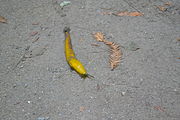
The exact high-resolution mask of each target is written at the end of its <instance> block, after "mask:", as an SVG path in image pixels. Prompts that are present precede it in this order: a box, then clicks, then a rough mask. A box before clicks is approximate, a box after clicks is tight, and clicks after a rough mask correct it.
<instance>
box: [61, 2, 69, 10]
mask: <svg viewBox="0 0 180 120" xmlns="http://www.w3.org/2000/svg"><path fill="white" fill-rule="evenodd" d="M69 4H71V2H70V1H63V2H61V3H60V4H59V5H60V7H61V9H63V8H64V6H67V5H69Z"/></svg>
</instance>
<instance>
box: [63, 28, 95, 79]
mask: <svg viewBox="0 0 180 120" xmlns="http://www.w3.org/2000/svg"><path fill="white" fill-rule="evenodd" d="M64 34H65V42H64V44H65V45H64V46H65V48H64V49H65V50H64V51H65V57H66V61H67V63H68V64H69V66H70V67H71V68H72V69H73V70H75V71H76V72H77V73H78V74H79V75H80V76H81V77H83V78H86V77H93V76H91V75H89V74H88V73H87V72H86V69H85V68H84V66H83V64H82V63H81V62H80V61H79V60H78V59H77V58H76V56H75V53H74V51H73V48H72V44H71V37H70V28H68V27H65V28H64Z"/></svg>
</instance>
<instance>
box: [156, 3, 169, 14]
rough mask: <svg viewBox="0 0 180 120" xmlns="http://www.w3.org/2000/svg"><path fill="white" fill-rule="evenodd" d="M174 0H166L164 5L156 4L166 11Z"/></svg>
mask: <svg viewBox="0 0 180 120" xmlns="http://www.w3.org/2000/svg"><path fill="white" fill-rule="evenodd" d="M171 5H172V2H166V3H164V4H163V5H160V6H156V7H157V8H158V9H159V10H160V11H162V12H165V11H166V10H167V9H168V6H171Z"/></svg>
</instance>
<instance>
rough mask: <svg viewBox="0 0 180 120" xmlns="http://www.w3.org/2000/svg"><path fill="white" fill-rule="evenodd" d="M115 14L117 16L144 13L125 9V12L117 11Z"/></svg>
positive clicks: (140, 14)
mask: <svg viewBox="0 0 180 120" xmlns="http://www.w3.org/2000/svg"><path fill="white" fill-rule="evenodd" d="M113 15H116V16H142V15H143V14H142V13H140V12H137V11H136V12H128V11H124V12H117V13H113Z"/></svg>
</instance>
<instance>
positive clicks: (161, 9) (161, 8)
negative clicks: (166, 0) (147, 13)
mask: <svg viewBox="0 0 180 120" xmlns="http://www.w3.org/2000/svg"><path fill="white" fill-rule="evenodd" d="M157 8H158V9H159V10H160V11H163V12H164V11H166V10H167V8H166V7H164V6H157Z"/></svg>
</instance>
